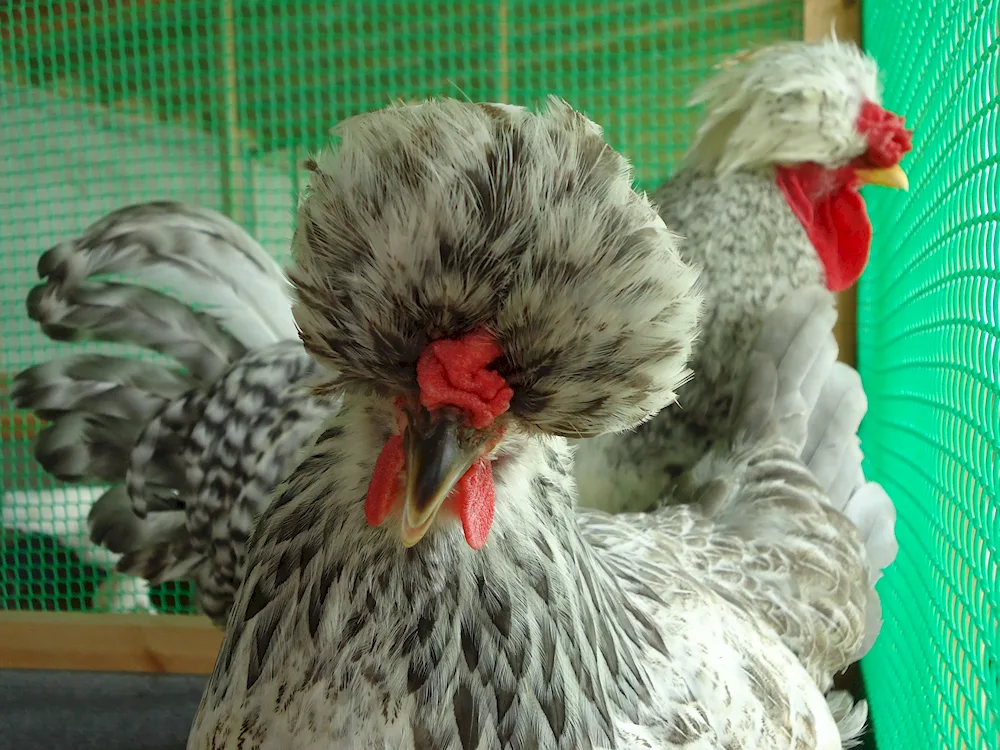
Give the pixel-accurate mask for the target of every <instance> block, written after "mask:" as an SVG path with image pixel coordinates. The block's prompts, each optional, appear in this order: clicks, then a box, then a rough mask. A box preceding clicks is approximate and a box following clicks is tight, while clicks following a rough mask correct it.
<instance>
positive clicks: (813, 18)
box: [802, 0, 862, 696]
mask: <svg viewBox="0 0 1000 750" xmlns="http://www.w3.org/2000/svg"><path fill="white" fill-rule="evenodd" d="M802 26H803V29H802V31H803V37H804V38H805V40H806V41H815V40H818V39H824V38H826V37H828V36H829V35H830V31H831V30H835V31H836V33H837V38H838V39H840V40H843V41H852V42H855V43H857V44H859V45H860V44H861V0H803V6H802ZM857 289H858V287H857V284H855V285H854V286H852V287H851V288H850V289H848V290H847V291H845V292H841V293H840V294H838V295H837V310H838V313H839V316H838V318H837V326H836V329H835V331H834V333H835V334H836V336H837V343H838V344H839V345H840V359H841V360H842V361H844V362H846V363H847V364H849V365H856V364H857V351H858V296H857V295H858V292H857ZM861 686H862V678H861V670H860V669H859V667H858V665H857V664H852V665H851V666H850V667H848V668H847V670H846V671H845V672H843V673H842V674H839V675H836V676H835V678H834V687H836V688H838V689H840V690H847V691H849V692H850V693H851V694H852V695H855V696H857V695H859V694H860V693H861Z"/></svg>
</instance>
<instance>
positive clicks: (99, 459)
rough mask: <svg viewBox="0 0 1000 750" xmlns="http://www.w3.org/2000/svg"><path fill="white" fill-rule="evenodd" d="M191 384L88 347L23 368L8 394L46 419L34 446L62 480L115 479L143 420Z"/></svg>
mask: <svg viewBox="0 0 1000 750" xmlns="http://www.w3.org/2000/svg"><path fill="white" fill-rule="evenodd" d="M192 383H193V380H192V379H191V378H189V377H188V376H186V375H183V374H181V373H178V372H176V371H174V370H170V369H168V368H165V367H162V366H160V365H155V364H151V363H148V362H140V361H136V360H129V359H122V358H119V357H107V356H103V355H90V354H88V355H81V356H74V357H66V358H63V359H56V360H53V361H51V362H46V363H44V364H41V365H36V366H34V367H30V368H28V369H27V370H24V371H23V372H21V373H19V374H18V375H17V376H16V377H15V378H14V382H13V387H12V389H11V398H12V401H13V402H14V404H15V405H16V406H17V407H18V408H20V409H27V410H31V411H34V412H35V413H37V414H38V415H39V416H40V417H42V418H43V419H46V420H49V421H50V424H49V425H47V426H46V427H45V428H44V429H43V430H42V431H41V433H40V434H39V435H38V437H37V439H36V441H35V445H34V455H35V458H36V460H38V462H39V463H40V464H41V465H42V467H43V468H44V469H45V470H46V471H47V472H48V473H50V474H52V476H54V477H57V478H58V479H62V480H64V481H72V482H80V481H88V480H95V479H96V480H100V481H106V482H119V481H121V480H122V479H124V477H125V470H126V467H127V466H128V463H129V460H130V454H131V452H132V448H133V446H134V444H135V441H136V439H137V438H138V437H139V435H140V433H141V431H142V429H143V427H144V426H145V425H146V424H147V423H148V422H149V421H150V420H151V419H152V418H153V417H154V416H155V415H156V414H157V412H159V411H160V409H162V408H163V406H164V405H165V404H166V403H167V402H168V400H169V399H171V398H174V397H175V396H177V395H178V394H179V393H182V392H184V391H185V390H186V389H188V388H190V387H191V385H192ZM172 468H173V467H172Z"/></svg>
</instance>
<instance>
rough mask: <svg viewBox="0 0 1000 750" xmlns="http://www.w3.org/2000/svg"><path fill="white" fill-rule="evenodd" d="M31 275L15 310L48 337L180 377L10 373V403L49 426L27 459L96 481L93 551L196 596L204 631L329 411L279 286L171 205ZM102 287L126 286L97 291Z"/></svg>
mask: <svg viewBox="0 0 1000 750" xmlns="http://www.w3.org/2000/svg"><path fill="white" fill-rule="evenodd" d="M38 268H39V274H40V275H41V276H42V277H43V279H44V281H43V283H42V284H40V285H38V286H36V287H35V288H34V289H32V291H31V292H30V294H29V296H28V301H27V303H28V313H29V315H30V316H31V317H32V319H34V320H36V321H38V323H39V324H40V326H41V328H42V330H43V331H44V332H45V333H47V334H48V335H49V336H51V337H53V338H55V339H57V340H69V341H81V340H98V341H114V342H119V343H126V344H130V345H132V346H137V347H141V348H143V349H147V350H150V349H151V350H153V351H156V352H159V353H161V354H163V355H166V356H167V357H170V358H171V359H173V360H175V361H176V362H177V363H178V364H179V365H180V366H181V368H178V369H175V368H173V367H172V366H170V365H167V364H160V363H151V362H145V361H138V360H132V359H125V358H122V357H113V356H107V355H94V354H84V355H75V356H67V357H64V358H61V359H55V360H52V361H50V362H45V363H42V364H40V365H36V366H35V367H32V368H29V369H27V370H25V371H24V372H22V373H20V374H19V375H18V376H17V378H15V381H14V387H13V393H12V395H13V398H14V401H15V403H16V404H17V405H18V406H19V407H20V408H24V409H32V410H35V411H36V412H37V413H38V414H39V416H41V417H43V418H46V419H49V420H51V424H50V425H49V426H48V427H46V428H45V429H44V430H43V431H42V433H41V434H40V436H39V438H38V440H37V442H36V444H35V449H34V452H35V456H36V458H37V459H38V461H39V462H40V463H41V464H42V466H43V467H44V468H45V469H46V471H48V472H50V473H51V474H53V475H54V476H56V477H58V478H60V479H63V480H66V481H93V480H95V479H98V480H102V481H104V482H108V483H111V484H112V485H113V486H112V487H111V488H110V489H109V490H108V491H107V492H106V493H105V494H104V495H103V496H102V497H101V498H99V499H98V500H97V501H96V502H95V504H94V506H93V508H92V509H91V511H90V517H89V527H90V533H91V537H92V539H93V540H94V542H95V543H97V544H101V545H103V546H106V547H107V548H108V549H110V550H111V551H113V552H115V553H118V554H122V555H123V557H122V559H121V560H120V561H119V563H118V569H119V570H120V571H122V572H125V573H128V574H130V575H136V576H140V577H143V578H146V579H147V580H149V581H150V582H153V583H159V582H161V581H165V580H172V579H189V580H194V581H196V582H197V583H198V593H199V600H200V604H201V606H202V608H203V609H204V611H205V612H206V613H207V614H208V615H209V616H210V617H212V618H213V619H214V620H215V621H216V622H217V623H218V624H219V625H220V626H221V625H222V624H223V623H224V622H225V617H226V615H227V614H228V611H229V608H230V606H231V605H232V600H233V592H234V591H235V587H236V585H238V582H239V580H240V578H241V576H242V568H243V565H244V562H245V552H244V548H245V544H246V540H247V539H248V537H249V535H250V532H251V530H252V528H253V523H254V521H255V518H256V516H257V515H258V514H259V513H260V512H261V510H263V507H264V505H265V503H266V502H267V500H268V497H269V493H270V492H271V490H272V489H273V488H274V486H275V485H276V484H277V483H278V481H279V480H280V479H281V478H282V476H283V475H284V472H285V471H286V470H287V469H288V468H289V465H288V462H289V460H290V457H292V456H294V454H295V453H296V451H298V450H299V449H301V448H302V446H303V445H304V444H305V442H306V441H307V440H308V439H309V438H310V437H311V436H312V434H313V433H314V431H315V428H316V426H317V425H318V424H319V423H320V421H321V420H322V419H323V417H324V416H326V415H327V414H328V410H329V409H330V408H335V406H336V404H335V400H334V399H330V398H326V397H317V396H315V395H313V394H312V393H311V392H310V390H309V387H308V381H309V379H310V378H311V377H313V376H314V375H316V374H317V372H318V366H317V365H316V363H315V362H314V361H313V360H312V358H311V357H309V356H308V355H307V354H306V353H305V351H304V350H303V348H302V345H301V343H300V342H299V341H298V339H297V331H296V328H295V324H294V321H293V320H292V316H291V299H290V297H289V295H288V291H289V289H290V287H289V285H288V281H287V279H286V278H285V276H284V274H283V273H282V272H281V270H280V268H279V267H278V266H277V264H275V263H274V261H273V260H272V259H271V258H270V257H269V256H268V255H267V253H266V252H265V251H264V250H263V248H261V247H260V246H259V245H258V244H257V243H256V242H255V241H254V240H253V239H252V238H251V237H250V236H249V235H248V234H247V233H246V232H245V231H243V230H242V229H241V228H240V227H238V226H237V225H235V224H234V223H233V222H231V221H230V220H229V219H227V218H225V217H224V216H222V215H220V214H217V213H216V212H214V211H210V210H207V209H199V208H194V207H191V206H185V205H180V204H176V203H146V204H138V205H135V206H129V207H126V208H123V209H120V210H118V211H116V212H114V213H112V214H110V215H108V216H106V217H104V218H103V219H101V220H100V221H98V222H96V223H95V224H94V225H92V226H91V227H89V228H88V229H87V230H86V231H85V232H83V233H82V234H81V235H80V236H79V237H77V238H75V239H73V240H71V241H68V242H64V243H61V244H59V245H57V246H56V247H54V248H52V249H51V250H49V251H48V252H46V253H45V254H44V255H43V256H42V258H41V259H40V261H39V264H38ZM112 273H113V274H119V275H124V276H125V277H127V279H128V280H127V281H125V282H122V281H116V282H108V281H105V280H103V279H101V277H102V276H104V275H106V274H112ZM149 287H152V288H149ZM163 287H169V288H170V290H171V292H172V293H171V294H166V293H164V292H163V291H161V289H162V288H163ZM192 305H194V306H197V307H198V308H199V311H197V312H196V311H195V309H193V307H192ZM126 484H127V486H126Z"/></svg>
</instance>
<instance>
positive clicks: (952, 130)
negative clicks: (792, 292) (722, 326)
mask: <svg viewBox="0 0 1000 750" xmlns="http://www.w3.org/2000/svg"><path fill="white" fill-rule="evenodd" d="M863 7H864V39H865V40H866V45H867V47H868V48H869V50H870V51H871V52H872V53H873V54H875V55H876V57H877V58H878V59H879V62H880V65H881V67H882V68H883V70H884V77H885V83H886V99H887V102H888V104H889V106H890V107H891V108H893V109H895V110H896V111H899V112H901V113H904V114H905V115H906V118H907V124H908V125H910V126H911V127H913V128H914V129H915V133H914V150H913V155H912V156H911V157H910V158H909V159H908V160H907V165H908V172H909V176H910V184H911V188H910V193H909V198H908V200H905V201H904V200H900V196H892V197H891V198H890V197H889V196H885V195H882V194H880V193H879V192H878V191H877V190H872V191H871V193H870V194H869V195H868V206H869V210H870V213H871V216H872V221H873V223H874V225H875V227H876V241H875V246H874V248H873V251H872V263H871V265H870V266H869V269H868V270H867V271H866V273H865V276H864V277H863V280H862V284H861V288H860V293H859V294H860V299H859V352H858V358H859V365H860V367H861V370H862V374H863V376H864V379H865V385H866V388H867V390H868V396H869V401H870V404H871V406H870V410H869V413H868V416H867V418H866V420H865V424H864V426H863V434H862V437H863V446H864V449H865V453H866V454H867V460H868V466H867V469H868V471H869V473H870V474H872V475H874V478H876V479H878V480H879V481H881V482H882V483H883V484H884V485H885V486H886V488H887V489H888V490H889V492H890V494H891V495H892V497H893V499H894V500H895V502H896V505H897V509H898V513H899V521H898V525H897V529H896V532H897V536H898V538H899V544H900V552H899V558H898V559H897V561H896V563H895V565H894V566H893V567H892V568H891V569H890V571H889V572H888V573H887V576H886V580H884V581H883V582H882V583H880V584H879V589H880V591H881V595H882V600H883V602H884V603H885V607H886V615H885V619H886V624H885V627H884V629H883V631H882V635H881V637H880V639H879V641H878V643H876V645H875V648H874V650H873V651H872V653H871V654H870V656H869V657H868V658H867V659H865V661H864V663H863V671H864V674H865V683H866V686H867V690H868V693H869V695H870V698H871V701H872V705H873V710H874V712H875V715H876V717H877V721H876V724H875V729H876V735H877V740H878V746H879V748H880V749H881V750H896V749H898V750H904V749H905V750H911V749H912V748H928V749H930V748H955V749H956V750H958V749H962V750H965V749H968V750H979V748H997V747H1000V721H998V712H1000V625H998V617H1000V575H998V571H1000V560H998V559H997V550H998V549H1000V32H998V18H1000V2H997V0H987V1H986V2H983V1H981V0H980V1H977V0H961V1H960V2H948V1H947V0H913V2H911V3H909V4H908V5H907V8H906V12H905V13H901V12H900V7H899V3H896V2H892V0H865V4H864V6H863ZM945 18H946V19H947V22H946V23H944V24H942V23H941V19H945ZM931 19H938V20H937V21H932V20H931ZM903 50H905V54H900V52H901V51H903Z"/></svg>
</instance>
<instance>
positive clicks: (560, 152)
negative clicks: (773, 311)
mask: <svg viewBox="0 0 1000 750" xmlns="http://www.w3.org/2000/svg"><path fill="white" fill-rule="evenodd" d="M334 135H335V138H336V144H337V145H336V147H335V148H332V149H329V150H326V151H323V152H321V153H320V154H319V155H318V156H317V157H316V158H315V159H313V160H311V161H310V162H309V168H310V170H311V175H310V179H309V184H308V187H307V190H306V192H305V194H304V196H303V199H302V201H301V202H300V204H299V209H298V215H297V224H296V231H295V235H294V239H293V253H294V264H293V267H292V270H291V271H290V277H291V279H292V281H293V284H294V285H295V288H296V302H295V303H294V306H293V310H294V314H295V318H296V321H297V322H298V325H299V328H300V331H301V337H302V340H303V342H304V344H305V347H306V349H307V350H308V351H309V352H310V353H311V354H312V355H313V356H315V357H316V358H317V361H319V362H320V363H321V364H322V365H323V366H324V367H325V368H328V370H329V374H328V375H327V377H326V378H325V380H324V383H323V384H321V385H318V386H317V389H316V390H317V393H325V392H336V393H342V394H343V401H342V402H341V405H340V408H339V410H338V411H337V412H336V413H334V414H332V415H331V416H330V417H329V418H328V419H327V420H325V421H324V423H323V425H322V427H321V428H320V430H319V431H318V432H319V434H318V435H317V436H316V438H315V440H314V441H313V442H312V444H311V447H310V448H309V449H308V451H306V452H305V453H304V454H303V455H302V456H301V460H300V461H299V463H298V465H297V466H296V467H295V468H293V469H292V470H291V472H290V473H289V475H288V476H287V477H286V479H285V481H284V482H282V484H281V485H280V486H279V487H278V489H277V490H276V491H275V495H274V500H273V501H272V502H271V503H270V504H269V505H268V507H267V509H266V510H265V511H264V513H263V514H262V515H261V517H260V520H259V521H258V524H257V526H256V528H255V530H254V534H253V537H252V538H251V540H250V545H249V551H248V564H247V569H246V578H245V579H244V581H243V584H242V585H241V587H240V589H239V591H238V593H237V600H236V603H235V605H234V607H233V611H232V615H231V618H230V620H229V622H228V624H227V628H226V635H225V638H224V641H223V645H222V648H221V649H220V652H219V656H218V660H217V663H216V666H215V670H214V672H213V674H212V676H211V678H210V679H209V682H208V684H207V686H206V689H205V692H204V694H203V697H202V701H201V704H200V706H199V709H198V713H197V716H196V718H195V721H194V724H193V726H192V730H191V734H190V737H189V741H188V749H189V750H208V749H209V748H212V749H213V750H221V749H223V748H237V747H238V748H242V750H277V749H278V748H289V747H295V748H302V749H303V750H305V749H313V748H315V749H319V748H323V749H324V750H330V749H331V748H352V749H353V748H415V747H421V748H429V747H434V748H441V749H443V750H459V749H461V750H471V749H472V748H476V749H478V750H493V749H496V750H499V748H511V749H526V748H545V749H546V750H548V749H550V748H553V749H554V748H562V749H564V750H569V749H572V750H578V749H582V748H616V747H617V748H657V749H658V750H659V749H661V748H681V747H683V748H687V749H688V750H694V749H707V748H713V749H715V748H722V747H740V748H746V749H747V750H753V749H755V748H757V749H759V750H763V749H764V748H766V749H767V750H781V749H782V748H789V749H790V748H800V747H809V748H819V749H820V750H839V748H840V747H841V746H842V744H845V743H849V742H851V741H852V738H854V737H855V736H856V735H857V734H858V732H859V731H860V729H861V726H862V725H863V723H864V714H865V705H864V704H863V703H859V704H857V705H852V704H851V701H850V699H849V698H847V697H845V696H844V695H843V694H832V695H831V696H830V702H829V703H827V700H826V697H825V696H824V693H825V691H826V690H827V689H828V687H829V685H830V683H831V677H832V673H833V672H835V671H836V670H839V669H841V668H843V667H844V666H846V664H847V663H848V660H849V658H850V656H851V655H852V654H853V653H854V652H855V651H856V649H857V648H858V647H859V645H860V643H861V642H862V641H863V639H864V637H865V618H866V614H867V613H866V602H867V597H868V592H869V589H870V576H869V562H868V560H867V553H866V548H865V545H864V542H863V541H862V538H861V534H860V533H859V530H858V529H857V528H855V526H854V525H853V524H852V523H851V522H850V521H849V520H848V519H847V518H846V517H845V516H844V515H843V514H842V513H840V512H839V511H838V510H837V509H835V508H834V507H832V506H831V504H830V503H829V500H828V498H827V496H826V495H825V494H824V493H823V492H822V489H821V487H820V486H819V484H818V482H817V480H816V479H815V478H814V477H813V476H812V474H811V473H810V472H809V471H808V470H807V468H806V467H805V466H804V464H803V461H802V459H801V456H802V455H803V454H804V453H805V452H806V441H807V432H808V426H809V422H810V408H809V406H808V404H807V400H806V398H805V396H804V395H803V388H804V387H805V385H806V384H807V382H811V379H816V380H818V381H819V382H820V383H821V388H820V389H819V395H818V396H817V397H815V398H813V400H814V401H816V403H817V404H822V408H823V409H824V414H825V415H826V418H827V421H828V425H829V429H828V430H826V431H825V432H829V433H830V434H825V433H824V434H820V439H819V440H818V441H817V443H816V445H815V446H814V451H815V452H816V453H823V452H825V451H827V450H828V448H827V446H838V445H841V444H842V442H843V441H842V439H841V438H840V436H839V434H837V433H838V432H840V431H844V430H846V431H848V432H856V429H857V424H856V421H855V420H854V418H853V417H854V414H853V412H851V411H850V410H848V411H847V412H842V410H841V408H840V407H839V405H838V404H837V400H838V399H840V397H841V396H843V395H844V393H843V391H844V390H845V389H844V387H842V386H844V383H839V382H834V381H835V379H834V378H832V377H831V373H832V372H833V371H834V370H833V368H834V359H835V357H836V346H833V348H832V353H831V349H830V348H829V347H827V346H825V343H824V345H822V346H821V345H817V343H816V342H818V341H822V342H826V341H828V340H829V341H832V340H833V335H832V325H833V320H834V318H835V311H834V309H833V305H832V302H831V301H830V300H829V297H828V295H827V294H826V292H825V290H823V289H821V288H815V289H806V290H803V291H802V292H799V293H797V294H796V295H793V296H792V297H790V298H789V300H787V301H786V304H785V305H783V306H781V307H779V310H778V312H779V313H780V316H779V317H778V320H779V323H775V324H774V326H772V327H771V328H768V329H767V331H768V332H770V331H772V330H773V331H776V333H773V334H769V335H764V334H762V336H761V338H760V347H759V351H756V352H753V356H752V357H751V358H750V363H751V364H750V366H749V367H748V369H747V371H748V372H749V373H750V377H749V379H748V380H747V381H746V388H745V392H744V397H745V398H744V400H743V402H740V403H738V404H737V407H736V409H735V410H734V420H735V421H736V427H735V428H734V429H733V430H732V435H734V436H735V437H733V439H732V440H731V441H729V442H725V443H719V444H717V445H715V446H713V449H712V451H711V452H709V453H708V454H707V455H706V456H703V460H702V461H701V462H699V464H698V466H697V467H696V470H695V471H693V472H691V473H690V475H689V476H690V477H691V479H692V484H691V486H690V487H685V486H681V485H678V486H677V487H676V488H675V491H676V492H679V493H687V494H688V495H689V497H688V498H687V500H688V502H685V503H683V504H668V505H665V506H664V507H662V508H660V509H658V510H656V511H654V512H652V513H638V514H619V515H610V514H607V513H603V512H599V511H594V510H582V509H580V508H578V507H577V506H576V494H577V489H576V484H575V481H574V478H573V471H574V463H573V448H572V446H571V444H570V442H569V439H570V438H580V437H587V436H595V435H600V434H603V433H605V432H608V431H615V430H622V429H627V428H630V427H633V426H635V425H636V424H638V423H640V422H642V421H643V420H645V419H647V418H649V417H650V416H651V415H653V414H655V413H657V412H658V411H659V410H660V409H661V408H664V407H666V406H668V405H669V404H671V403H672V402H673V401H674V400H675V397H676V392H677V390H678V388H679V387H680V386H681V385H682V383H683V382H684V381H685V379H686V378H687V377H688V368H687V360H688V358H689V356H690V353H691V350H692V345H693V341H694V338H695V334H696V330H697V320H698V316H699V309H700V295H699V293H698V292H697V288H696V278H697V274H696V272H695V271H694V270H693V269H692V268H691V267H690V266H688V265H687V264H685V263H684V262H683V261H682V260H681V258H680V256H679V255H678V252H677V240H676V237H675V235H674V234H673V233H672V232H671V231H670V230H669V229H668V228H667V227H666V226H665V225H664V223H663V221H662V220H661V219H660V217H659V216H658V215H657V213H656V210H655V209H654V208H653V206H652V204H651V203H650V202H649V201H648V199H647V198H646V197H645V196H641V195H638V194H636V193H635V192H634V191H633V190H632V188H631V180H632V172H631V169H630V167H629V165H628V163H627V162H626V160H625V159H624V158H623V157H622V156H620V155H619V154H617V153H616V152H615V151H614V150H613V149H612V148H610V147H609V146H608V145H607V144H606V142H605V141H604V139H603V137H602V133H601V130H600V128H599V127H598V126H597V125H595V124H594V123H593V122H591V121H589V120H588V119H586V118H585V117H584V116H583V115H582V114H580V113H578V112H575V111H574V110H573V109H571V108H570V107H569V106H568V105H567V104H565V103H563V102H560V101H556V100H552V101H550V102H549V104H548V105H547V107H546V108H545V109H543V110H542V111H541V112H540V113H537V114H535V113H531V112H529V111H527V110H525V109H522V108H519V107H513V106H509V105H499V104H472V103H466V102H458V101H453V100H447V99H445V100H438V101H430V102H426V103H422V104H419V105H412V106H398V107H391V108H387V109H384V110H379V111H376V112H372V113H368V114H365V115H360V116H357V117H354V118H351V119H349V120H347V121H345V122H343V123H341V124H340V125H339V126H338V127H337V128H336V129H335V130H334ZM793 319H794V322H795V324H794V325H792V324H791V323H789V321H790V320H793ZM857 385H858V382H857V381H854V383H853V386H857ZM851 387H852V384H851V383H846V388H847V390H850V388H851ZM848 400H849V401H850V399H848ZM816 408H817V409H818V408H820V407H818V406H817V407H816ZM813 426H814V427H817V428H818V425H815V424H814V425H813ZM819 432H824V431H822V430H820V431H819ZM851 459H852V457H851V456H850V455H847V456H846V458H845V462H844V468H845V471H848V473H850V470H851V469H852V468H853V467H852V466H851V463H852V460H851ZM827 463H828V464H829V463H832V462H831V461H827ZM828 481H829V483H830V484H832V485H836V484H837V482H836V479H835V478H834V477H831V478H829V480H828ZM868 489H869V491H867V492H866V493H864V494H865V495H866V496H867V497H869V498H871V499H872V500H873V504H872V507H870V508H869V511H870V513H871V514H872V516H873V518H877V517H881V516H882V515H883V514H884V513H886V512H891V505H890V506H889V508H888V509H887V508H885V507H884V506H881V505H879V501H880V497H879V493H878V491H877V486H875V487H874V488H868ZM854 497H855V499H859V498H860V494H859V493H854ZM813 675H815V677H814V676H813ZM835 714H836V715H835Z"/></svg>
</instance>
